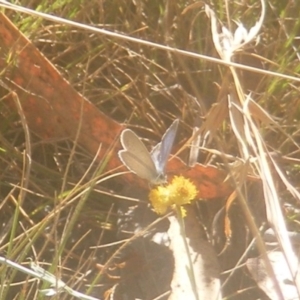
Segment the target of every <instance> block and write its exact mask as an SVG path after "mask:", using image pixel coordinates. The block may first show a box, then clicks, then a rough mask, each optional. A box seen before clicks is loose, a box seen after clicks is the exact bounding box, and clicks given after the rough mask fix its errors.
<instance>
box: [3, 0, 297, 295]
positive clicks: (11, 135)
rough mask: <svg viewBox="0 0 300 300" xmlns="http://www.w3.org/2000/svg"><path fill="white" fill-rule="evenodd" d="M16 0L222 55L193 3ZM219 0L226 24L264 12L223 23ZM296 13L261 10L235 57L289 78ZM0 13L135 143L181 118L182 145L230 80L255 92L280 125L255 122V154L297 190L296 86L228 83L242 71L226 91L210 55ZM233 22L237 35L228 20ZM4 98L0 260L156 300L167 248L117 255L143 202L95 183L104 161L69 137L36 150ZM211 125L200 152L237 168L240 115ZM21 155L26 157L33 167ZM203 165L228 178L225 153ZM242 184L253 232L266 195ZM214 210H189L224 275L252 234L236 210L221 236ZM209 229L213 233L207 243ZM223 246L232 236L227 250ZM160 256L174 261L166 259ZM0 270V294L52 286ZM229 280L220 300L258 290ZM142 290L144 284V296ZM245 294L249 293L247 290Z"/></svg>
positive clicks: (292, 223)
mask: <svg viewBox="0 0 300 300" xmlns="http://www.w3.org/2000/svg"><path fill="white" fill-rule="evenodd" d="M16 3H18V4H19V5H22V6H24V7H31V8H33V9H36V10H38V11H40V12H46V13H50V14H53V15H55V16H59V17H61V18H65V19H69V20H73V21H76V22H79V23H82V24H88V25H93V26H95V27H98V28H104V29H107V30H110V31H113V32H118V33H123V34H125V35H129V36H133V37H135V38H137V39H141V40H145V41H151V42H154V43H157V44H161V45H167V46H170V47H173V48H178V49H181V50H186V51H191V52H195V53H199V54H203V55H207V56H210V57H216V58H219V56H218V54H217V51H216V49H215V46H214V44H213V40H212V34H211V29H210V28H211V24H210V21H209V19H208V18H207V16H206V14H205V12H204V10H203V9H201V7H199V6H196V5H194V6H190V7H189V5H192V4H193V3H192V2H190V1H167V2H161V1H138V2H134V1H132V2H128V1H124V0H118V1H116V0H112V1H106V2H101V1H89V2H86V1H75V2H74V1H56V2H53V3H51V4H50V5H49V3H48V1H44V2H41V1H38V2H35V1H25V0H23V1H18V2H16ZM225 4H226V1H225V2H223V1H211V3H210V5H211V6H214V7H215V12H216V14H217V16H218V18H220V19H221V21H222V22H223V23H224V24H225V25H226V26H227V16H229V19H230V20H239V21H241V22H243V23H245V24H247V26H252V25H254V24H255V22H256V20H257V18H258V16H259V14H260V6H259V3H258V2H257V1H231V2H230V3H229V2H228V14H227V13H226V9H225ZM299 6H300V4H298V3H296V2H295V3H292V2H288V3H287V4H283V2H282V1H276V0H272V1H268V2H267V13H266V17H265V20H264V23H263V27H262V29H261V34H260V40H259V43H258V44H255V43H252V44H251V47H249V48H248V49H246V50H245V51H244V52H243V53H242V54H241V56H240V57H239V58H236V59H237V60H238V61H239V62H240V63H242V64H247V63H249V64H253V65H254V66H261V67H263V68H265V70H266V71H267V70H269V71H272V72H274V73H275V74H276V73H280V74H285V75H289V76H295V77H297V74H298V73H299V72H298V69H299V59H298V56H299V53H297V49H298V48H299V47H298V43H299V42H298V37H297V35H298V31H299V30H298V27H299V20H298V12H299V9H300V7H299ZM187 7H189V8H188V9H186V8H187ZM183 12H184V13H183ZM5 13H6V15H7V16H8V17H9V18H10V19H11V20H13V22H14V23H15V24H16V26H17V27H18V28H19V29H20V30H21V31H22V32H23V33H24V34H25V35H26V36H27V37H28V38H29V39H30V40H31V41H32V42H33V43H34V44H35V45H36V46H37V47H38V48H39V49H40V51H41V52H42V53H43V54H44V55H45V56H46V57H47V58H48V59H49V60H50V61H51V62H52V63H53V64H54V65H55V66H56V67H57V68H58V69H59V71H60V72H61V73H62V75H63V77H64V78H66V80H68V81H69V82H71V84H72V86H74V88H75V89H76V90H77V91H78V92H80V93H81V94H83V95H84V96H85V97H86V98H87V99H89V100H90V101H92V102H93V103H94V104H95V105H97V107H98V108H99V110H101V111H102V112H104V113H105V114H106V115H107V116H109V117H111V118H112V119H114V120H116V121H118V122H120V123H123V122H125V121H129V122H130V124H132V125H133V126H134V127H133V128H134V129H135V131H136V132H137V133H138V134H139V135H140V136H143V137H147V138H148V139H152V140H156V141H158V140H159V139H160V137H161V135H162V133H163V130H162V128H167V127H168V124H170V123H171V121H172V120H173V119H175V118H176V117H179V118H180V119H181V120H182V123H181V130H180V132H179V138H178V140H184V139H185V138H186V137H190V136H191V132H192V128H193V127H194V126H195V125H198V126H201V124H203V122H205V120H207V119H209V114H210V112H211V111H210V109H211V107H212V105H214V104H215V103H216V102H217V101H218V100H220V99H221V98H222V97H221V95H222V93H223V92H224V89H225V92H226V88H227V87H228V86H229V85H231V86H237V85H238V84H239V83H242V88H243V90H244V92H245V91H247V90H251V93H252V97H253V99H254V100H255V101H256V102H257V103H258V104H259V105H260V106H261V107H262V108H264V109H265V110H266V111H267V112H268V113H269V114H270V115H272V116H273V117H274V118H277V119H276V124H277V125H278V126H277V127H276V126H271V124H268V123H266V122H262V121H261V120H260V121H259V122H256V124H257V125H256V126H257V127H256V128H257V130H258V131H259V132H260V134H261V135H262V136H263V142H264V144H265V149H266V150H267V151H269V152H270V153H273V154H272V155H274V156H272V157H275V160H276V162H277V163H278V166H279V168H280V170H281V171H282V172H283V173H284V174H285V176H286V178H287V180H288V181H289V182H291V184H292V186H293V188H295V189H296V190H297V189H298V182H299V172H298V169H299V167H298V166H299V161H298V160H299V146H298V144H299V142H298V140H299V130H298V127H299V126H298V123H299V109H298V107H299V96H298V89H299V88H298V82H299V81H296V80H295V81H293V80H292V79H282V78H279V77H276V76H274V75H272V76H270V75H264V74H259V75H258V74H256V73H253V72H248V71H247V72H245V71H240V72H239V73H238V75H239V76H244V78H245V79H244V81H243V80H242V79H241V77H239V79H241V82H239V81H238V82H236V81H235V82H234V81H233V79H232V77H231V76H230V74H229V73H228V67H226V66H224V65H221V64H217V63H214V62H211V61H209V60H205V59H199V58H195V57H189V56H183V55H181V54H179V53H172V52H168V51H165V50H163V49H158V48H156V47H152V46H149V45H148V46H147V45H145V44H142V43H133V42H130V41H127V40H125V39H123V40H122V39H116V38H114V37H111V36H107V35H101V34H96V33H95V32H92V31H90V30H87V29H84V28H76V27H72V26H68V25H66V24H62V23H60V22H51V21H49V20H45V19H43V18H37V17H36V16H30V15H26V14H23V13H17V12H14V11H11V10H5ZM231 25H232V26H233V27H234V23H232V24H231ZM254 54H255V55H254ZM226 80H227V81H226ZM222 86H223V88H222ZM245 94H246V92H245ZM1 96H2V98H1V101H0V107H1V110H0V114H1V119H0V169H1V170H2V171H1V177H0V178H1V179H0V195H1V199H2V200H1V204H0V216H1V217H0V219H1V235H0V253H1V254H2V256H5V257H6V258H8V259H9V260H11V261H14V262H18V263H20V264H21V263H22V264H23V265H25V266H28V265H29V260H28V258H31V259H33V260H34V261H35V262H39V264H40V265H41V267H43V268H44V269H45V270H48V271H49V272H50V273H51V274H53V275H54V276H56V277H57V278H61V279H62V280H63V281H64V282H65V283H66V284H67V285H68V286H69V287H72V288H74V289H75V290H78V291H81V292H83V293H86V294H89V293H90V295H92V296H94V297H97V298H101V299H103V298H104V297H105V296H104V295H105V292H107V291H109V289H112V290H115V293H116V294H122V293H123V294H126V293H127V294H128V297H129V299H133V297H136V298H141V299H155V297H158V296H159V295H160V294H163V293H164V292H167V291H168V288H169V283H170V270H167V269H168V268H171V266H172V263H171V262H170V264H169V265H168V267H165V268H164V269H163V270H162V271H161V270H159V267H161V266H162V264H161V260H160V259H161V258H160V257H159V255H158V254H157V253H159V251H158V250H157V248H159V249H160V251H167V250H165V249H164V250H161V248H162V247H161V246H157V245H153V243H152V242H151V241H149V240H148V239H141V238H140V239H139V242H132V244H131V246H128V247H127V248H126V247H124V249H123V248H122V249H123V250H122V251H118V249H120V243H121V244H124V243H125V242H126V241H127V240H128V239H129V240H130V239H133V237H134V236H135V233H134V231H135V230H136V229H137V228H134V226H132V224H131V223H134V224H137V226H138V228H147V226H149V224H151V222H153V221H154V220H155V219H156V216H155V215H154V214H153V213H152V212H151V211H149V210H147V209H146V208H145V205H143V204H139V207H138V208H137V209H136V210H137V211H138V214H139V215H138V216H136V215H135V213H133V212H129V211H131V209H132V207H133V206H135V205H136V203H139V202H138V201H137V202H134V201H128V200H126V199H125V198H126V196H127V195H126V194H125V192H124V191H123V190H122V186H119V184H118V183H116V182H113V183H111V181H108V178H105V177H103V176H102V174H101V170H102V165H99V163H98V162H96V161H94V160H93V157H91V156H90V155H89V154H88V153H86V152H85V150H84V149H81V148H79V147H78V146H77V145H76V143H75V144H73V143H72V142H74V141H66V140H55V141H44V140H42V139H41V138H39V137H37V136H35V135H34V134H32V133H31V134H30V138H29V135H28V132H27V131H26V124H24V120H23V123H22V120H21V119H20V117H19V116H18V114H15V113H13V112H12V111H11V110H10V109H9V108H7V107H6V105H5V97H6V91H5V90H4V89H2V90H1ZM239 99H240V98H239ZM207 113H208V114H207ZM218 121H220V122H219V123H220V126H219V127H218V128H215V130H216V134H215V137H214V139H213V140H212V142H211V143H210V144H208V145H207V148H210V149H216V150H218V151H221V152H222V151H223V152H224V151H225V154H228V155H232V156H233V157H236V161H238V160H239V159H244V158H245V157H244V156H243V153H242V151H241V150H240V148H239V145H240V144H241V141H240V140H239V139H238V138H237V136H236V132H235V131H234V130H233V129H232V128H233V127H234V125H236V124H238V123H237V120H236V119H234V118H231V119H230V118H227V117H225V118H224V119H222V120H218ZM235 122H236V123H235ZM215 123H217V122H215ZM238 127H239V126H237V128H238ZM238 129H239V130H240V129H241V128H238ZM253 136H254V132H252V137H253ZM248 150H249V152H251V151H252V152H251V154H252V155H253V156H255V157H256V159H262V158H261V156H262V155H261V153H260V154H259V155H256V154H254V153H253V149H250V147H249V148H248ZM274 152H275V153H274ZM24 153H30V160H29V159H28V157H27V156H26V155H25V154H24ZM182 155H183V156H184V155H186V153H183V154H182ZM199 161H200V162H207V161H210V162H211V163H213V164H218V165H220V164H221V165H222V167H223V168H225V169H227V171H228V173H230V172H231V174H232V173H234V172H235V169H234V168H233V166H232V165H230V164H229V163H228V162H226V161H224V160H223V158H222V156H218V155H214V154H212V153H211V152H209V151H202V152H201V156H200V157H199ZM253 165H254V164H253ZM253 165H251V168H252V169H251V170H248V171H247V172H248V173H251V172H253V173H256V174H257V172H258V170H261V169H262V168H261V167H259V166H258V165H254V167H253ZM271 171H272V172H271V177H272V180H273V182H275V185H276V188H277V190H276V193H277V196H278V198H279V199H281V205H282V206H284V207H285V206H288V205H289V209H290V208H291V207H292V212H291V211H289V215H292V216H293V217H292V218H290V219H289V222H288V226H289V228H292V229H293V230H294V231H298V230H299V222H298V221H297V211H298V208H299V201H298V200H295V198H294V197H292V195H291V194H290V193H288V192H287V190H286V187H285V186H284V184H283V183H282V181H281V180H279V177H278V173H277V172H275V171H274V170H271ZM261 174H264V173H263V172H262V173H261ZM263 176H264V175H260V177H261V178H262V177H263ZM233 177H234V176H233ZM262 179H265V178H262ZM236 184H237V187H239V185H238V183H236ZM241 184H242V185H241V187H240V189H239V190H240V193H241V194H240V195H239V198H241V199H244V200H246V201H245V203H246V205H247V208H248V209H249V210H250V212H251V214H252V215H251V217H253V218H254V219H255V220H256V222H257V225H258V226H259V225H260V224H261V223H262V222H266V216H265V213H264V200H265V199H266V195H264V196H263V195H262V192H261V190H262V186H261V185H260V184H259V183H255V182H254V183H253V182H252V183H249V182H248V181H243V182H242V183H241ZM131 196H132V197H134V198H143V197H142V196H140V195H131ZM121 197H123V198H124V199H121ZM223 200H226V199H223ZM217 202H218V203H217ZM223 202H224V201H223ZM223 204H224V203H222V199H218V200H213V201H207V202H206V201H201V202H200V203H199V206H200V207H201V212H200V213H199V214H200V216H202V217H201V218H200V219H201V222H202V224H203V226H204V227H205V228H207V232H208V236H209V239H210V240H213V241H214V243H215V248H216V249H217V251H219V252H220V256H219V259H220V262H221V266H222V271H224V272H225V271H227V270H230V269H232V268H234V267H235V264H236V263H237V262H238V261H239V259H240V257H241V256H242V255H243V253H244V251H245V249H246V247H247V245H248V243H249V240H250V239H251V234H250V235H249V238H248V240H247V238H246V233H247V234H248V232H249V231H248V230H249V223H247V222H246V221H245V210H243V209H242V207H243V204H241V203H240V202H238V201H236V202H235V204H234V205H233V206H231V207H230V208H229V211H228V212H226V214H228V215H229V216H230V219H231V231H232V236H231V238H230V239H229V237H228V236H227V237H226V236H225V235H224V228H223V227H224V218H222V217H221V215H222V212H221V211H222V207H223ZM256 207H259V209H256ZM136 210H133V211H136ZM205 211H206V212H207V213H206V214H205V213H204V212H205ZM223 217H224V216H223ZM247 217H249V213H248V215H247ZM298 219H299V216H298ZM212 220H214V221H213V222H212ZM163 224H164V223H163ZM216 224H217V225H216ZM252 225H253V224H252ZM162 226H163V225H162ZM214 226H216V227H214ZM211 231H214V232H217V236H213V235H212V234H211V233H210V232H211ZM226 239H228V240H230V242H229V244H226ZM137 240H138V239H137ZM227 242H228V241H227ZM126 245H127V244H126ZM147 247H148V249H147ZM150 249H151V251H150ZM153 249H155V250H153ZM224 249H225V250H224ZM156 250H157V252H156ZM115 253H117V254H118V255H116V254H115ZM164 253H165V252H164ZM155 254H156V255H155ZM165 255H168V257H171V253H167V254H165ZM250 255H251V254H250ZM111 261H112V263H110V265H108V264H107V262H111ZM0 267H1V272H0V273H1V278H0V280H1V284H0V285H1V289H0V294H1V299H44V298H45V296H44V295H42V294H39V293H38V290H39V289H45V288H48V286H47V284H43V285H42V284H40V285H39V284H37V283H36V282H34V281H28V278H27V277H26V276H25V275H24V276H23V275H22V274H20V272H17V271H15V270H12V269H11V268H7V266H0ZM226 274H227V273H226V272H225V273H224V275H223V277H222V280H223V282H225V281H226V280H227V278H228V275H226ZM163 275H165V278H164V280H163V279H162V277H163ZM230 278H231V279H229V280H228V281H226V282H227V283H226V286H223V297H227V296H228V297H229V295H230V298H227V299H253V298H251V297H253V291H255V292H256V293H257V294H259V293H260V292H259V290H258V289H257V286H256V283H255V282H254V281H249V278H248V276H246V275H244V273H243V272H240V273H239V271H235V272H233V275H232V277H230ZM142 279H143V280H144V281H143V280H142ZM155 279H157V280H155ZM145 282H146V283H147V284H149V286H150V288H148V289H147V288H145V287H143V284H145ZM91 284H92V286H90V285H91ZM129 287H130V288H129ZM249 287H250V288H252V290H251V291H250V292H249V290H248V288H249ZM151 289H152V291H151V292H152V293H150V291H149V290H151ZM130 291H133V293H135V294H134V295H132V294H130ZM147 293H148V294H147ZM55 297H56V298H57V299H58V298H59V299H70V297H71V296H70V295H68V294H65V293H63V294H60V295H54V296H53V299H55ZM130 297H131V298H130ZM247 297H248V298H247Z"/></svg>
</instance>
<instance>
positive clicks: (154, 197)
mask: <svg viewBox="0 0 300 300" xmlns="http://www.w3.org/2000/svg"><path fill="white" fill-rule="evenodd" d="M196 196H197V189H196V187H195V185H194V184H193V183H192V182H191V181H190V180H189V179H187V178H185V177H183V176H174V178H173V180H172V182H171V183H170V184H169V185H167V186H158V187H157V188H155V189H153V190H151V191H150V194H149V199H150V202H151V204H152V206H153V208H154V210H155V212H156V213H158V214H161V215H162V214H165V213H166V212H167V210H168V208H169V207H172V208H174V207H178V206H181V205H183V204H188V203H190V202H191V201H192V200H194V199H195V197H196Z"/></svg>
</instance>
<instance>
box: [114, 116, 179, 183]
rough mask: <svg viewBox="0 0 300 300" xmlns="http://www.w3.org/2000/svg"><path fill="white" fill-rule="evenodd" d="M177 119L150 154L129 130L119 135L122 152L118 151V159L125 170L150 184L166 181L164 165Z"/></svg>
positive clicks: (173, 137) (171, 143) (175, 131)
mask: <svg viewBox="0 0 300 300" xmlns="http://www.w3.org/2000/svg"><path fill="white" fill-rule="evenodd" d="M178 124H179V119H176V120H175V121H174V122H173V123H172V124H171V126H170V127H169V128H168V129H167V131H166V132H165V134H164V135H163V137H162V140H161V142H160V143H158V144H157V145H156V146H155V147H154V148H153V150H152V151H151V152H149V151H148V150H147V148H146V146H145V145H144V143H143V142H142V141H141V139H140V138H139V137H138V136H137V135H136V134H135V133H134V132H133V131H132V130H130V129H125V130H123V131H122V133H121V137H120V141H121V144H122V146H123V148H124V149H123V150H120V151H119V153H118V154H119V158H120V160H121V161H122V163H123V164H124V165H125V166H126V167H127V169H128V170H129V171H131V172H133V173H135V174H136V175H138V176H139V177H141V178H143V179H146V180H148V181H149V182H150V183H151V184H156V185H158V184H162V183H165V182H166V180H167V176H166V174H165V168H166V164H167V161H168V158H169V155H170V152H171V149H172V147H173V143H174V140H175V136H176V133H177V129H178Z"/></svg>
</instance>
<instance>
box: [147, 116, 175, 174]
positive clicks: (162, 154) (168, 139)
mask: <svg viewBox="0 0 300 300" xmlns="http://www.w3.org/2000/svg"><path fill="white" fill-rule="evenodd" d="M178 124H179V120H178V119H176V120H175V121H174V122H173V123H172V125H171V126H170V127H169V128H168V129H167V131H166V132H165V134H164V135H163V137H162V140H161V142H160V143H158V144H157V145H156V146H155V147H154V148H153V150H152V152H151V156H152V159H153V161H154V163H155V166H156V170H157V173H158V174H164V173H165V168H166V164H167V161H168V158H169V155H170V152H171V150H172V147H173V143H174V140H175V137H176V133H177V129H178Z"/></svg>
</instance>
